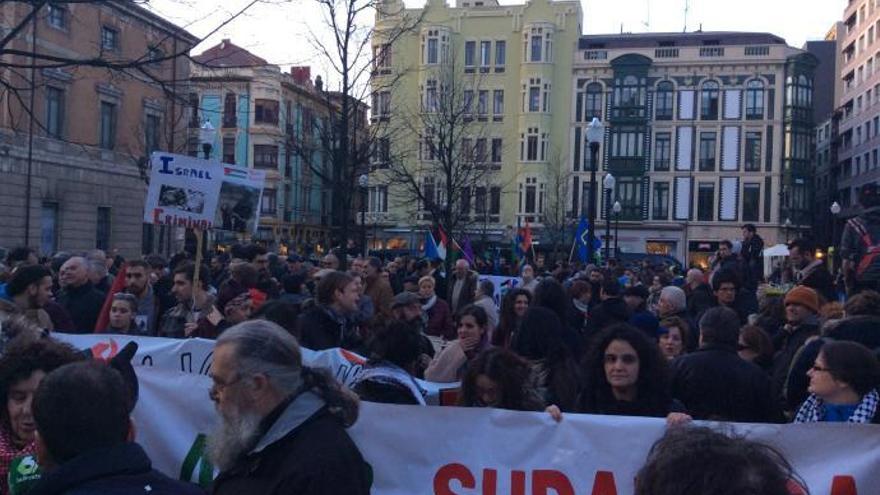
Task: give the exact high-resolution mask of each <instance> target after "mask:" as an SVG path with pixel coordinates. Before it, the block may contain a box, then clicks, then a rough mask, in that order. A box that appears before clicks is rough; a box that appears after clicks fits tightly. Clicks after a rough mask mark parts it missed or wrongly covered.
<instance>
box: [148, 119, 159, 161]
mask: <svg viewBox="0 0 880 495" xmlns="http://www.w3.org/2000/svg"><path fill="white" fill-rule="evenodd" d="M161 122H162V121H161V119H160V118H159V116H158V115H147V116H146V118H145V119H144V151H146V152H147V156H150V154H151V153H152V152H154V151H159V149H160V145H159V136H160V135H161V128H162V127H161Z"/></svg>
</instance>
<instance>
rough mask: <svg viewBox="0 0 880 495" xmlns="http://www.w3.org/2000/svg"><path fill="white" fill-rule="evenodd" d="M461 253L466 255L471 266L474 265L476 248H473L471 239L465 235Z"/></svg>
mask: <svg viewBox="0 0 880 495" xmlns="http://www.w3.org/2000/svg"><path fill="white" fill-rule="evenodd" d="M461 252H462V253H463V254H464V257H465V258H466V259H467V260H468V261H469V262H470V264H471V265H473V264H474V248H473V247H472V246H471V239H470V237H468V236H467V234H465V236H464V241H462V246H461Z"/></svg>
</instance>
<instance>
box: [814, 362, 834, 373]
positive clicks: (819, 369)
mask: <svg viewBox="0 0 880 495" xmlns="http://www.w3.org/2000/svg"><path fill="white" fill-rule="evenodd" d="M810 369H811V370H813V371H826V372H828V373H831V368H826V367H824V366H816V365H815V364H814V365H813V366H810Z"/></svg>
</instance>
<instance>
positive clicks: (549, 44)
mask: <svg viewBox="0 0 880 495" xmlns="http://www.w3.org/2000/svg"><path fill="white" fill-rule="evenodd" d="M523 37H524V38H523V45H524V46H523V55H524V56H525V62H551V61H552V60H553V32H552V30H551V29H549V28H545V27H533V28H531V29H529V30H528V31H526V32H525V33H524V35H523Z"/></svg>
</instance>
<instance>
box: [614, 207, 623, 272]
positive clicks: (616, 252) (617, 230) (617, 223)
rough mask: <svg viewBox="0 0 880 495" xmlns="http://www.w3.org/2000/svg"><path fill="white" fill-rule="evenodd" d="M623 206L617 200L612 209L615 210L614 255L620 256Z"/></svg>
mask: <svg viewBox="0 0 880 495" xmlns="http://www.w3.org/2000/svg"><path fill="white" fill-rule="evenodd" d="M622 209H623V208H622V207H621V206H620V201H615V202H614V206H613V207H612V210H614V257H615V258H620V244H619V242H618V239H619V238H620V210H622Z"/></svg>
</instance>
